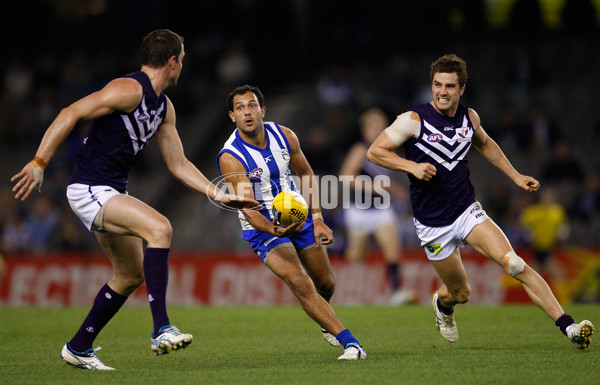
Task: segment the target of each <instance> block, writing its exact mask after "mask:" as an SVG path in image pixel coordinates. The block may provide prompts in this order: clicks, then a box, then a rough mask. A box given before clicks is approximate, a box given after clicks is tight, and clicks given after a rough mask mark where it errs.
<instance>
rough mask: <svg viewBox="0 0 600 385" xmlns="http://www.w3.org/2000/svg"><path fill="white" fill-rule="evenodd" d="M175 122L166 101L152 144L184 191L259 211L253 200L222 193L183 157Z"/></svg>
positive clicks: (171, 110)
mask: <svg viewBox="0 0 600 385" xmlns="http://www.w3.org/2000/svg"><path fill="white" fill-rule="evenodd" d="M175 120H176V118H175V108H173V104H172V103H171V101H170V100H169V99H168V98H167V115H166V116H165V120H164V121H163V123H162V124H161V126H160V128H159V129H158V131H157V132H156V134H155V135H154V141H155V142H156V144H157V146H158V148H159V150H160V152H161V154H162V156H163V159H164V160H165V163H166V165H167V168H168V169H169V171H170V172H171V174H173V176H174V177H175V178H176V179H177V180H178V181H180V182H181V183H183V184H184V185H185V186H187V187H188V188H190V189H192V190H194V191H196V192H199V193H201V194H203V195H206V196H208V197H209V198H211V199H212V200H214V201H217V202H220V203H223V204H225V205H227V206H229V207H232V208H236V209H246V208H247V209H256V208H259V207H260V204H259V203H258V202H257V201H256V200H255V199H254V198H244V197H242V196H236V195H232V194H225V193H223V192H222V191H221V190H220V189H219V188H218V187H217V186H215V185H214V184H213V183H211V182H210V181H209V180H208V179H207V178H206V176H205V175H204V174H203V173H202V172H201V171H200V170H198V168H197V167H196V166H195V165H194V164H193V163H192V162H190V161H189V160H188V159H187V158H186V156H185V153H184V150H183V144H182V143H181V138H180V137H179V134H178V132H177V128H176V127H175Z"/></svg>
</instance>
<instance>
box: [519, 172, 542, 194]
mask: <svg viewBox="0 0 600 385" xmlns="http://www.w3.org/2000/svg"><path fill="white" fill-rule="evenodd" d="M515 183H516V184H517V186H519V187H521V188H522V189H523V190H525V191H528V192H535V191H537V190H538V189H539V188H540V182H539V181H538V180H537V179H535V178H533V177H531V176H528V175H519V176H518V177H517V178H516V179H515Z"/></svg>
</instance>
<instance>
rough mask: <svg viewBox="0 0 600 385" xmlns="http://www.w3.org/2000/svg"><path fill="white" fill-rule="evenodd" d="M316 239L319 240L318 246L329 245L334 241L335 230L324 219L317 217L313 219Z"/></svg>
mask: <svg viewBox="0 0 600 385" xmlns="http://www.w3.org/2000/svg"><path fill="white" fill-rule="evenodd" d="M313 227H314V233H315V239H316V240H317V246H320V245H321V244H323V245H329V244H331V243H333V231H331V229H330V228H329V226H327V225H326V224H325V222H323V220H322V219H320V218H317V219H315V220H314V221H313Z"/></svg>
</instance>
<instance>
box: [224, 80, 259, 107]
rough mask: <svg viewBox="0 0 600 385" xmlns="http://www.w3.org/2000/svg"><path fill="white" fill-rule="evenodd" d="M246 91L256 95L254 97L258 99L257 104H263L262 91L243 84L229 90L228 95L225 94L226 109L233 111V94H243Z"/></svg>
mask: <svg viewBox="0 0 600 385" xmlns="http://www.w3.org/2000/svg"><path fill="white" fill-rule="evenodd" d="M247 92H252V93H253V94H254V95H256V98H257V99H258V104H259V105H260V106H261V107H262V106H264V105H265V97H264V96H263V94H262V92H260V90H259V89H258V87H254V86H250V85H248V84H245V85H243V86H239V87H237V88H236V89H234V90H233V91H231V92H230V93H229V95H227V108H228V110H227V111H233V98H234V97H235V95H243V94H245V93H247Z"/></svg>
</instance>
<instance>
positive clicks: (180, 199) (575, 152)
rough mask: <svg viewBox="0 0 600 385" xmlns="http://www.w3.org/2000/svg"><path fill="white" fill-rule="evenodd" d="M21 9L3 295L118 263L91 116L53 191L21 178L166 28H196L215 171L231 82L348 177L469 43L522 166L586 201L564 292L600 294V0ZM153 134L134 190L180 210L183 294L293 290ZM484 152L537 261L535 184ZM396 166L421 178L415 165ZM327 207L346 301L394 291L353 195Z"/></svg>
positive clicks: (15, 43) (182, 90) (481, 94)
mask: <svg viewBox="0 0 600 385" xmlns="http://www.w3.org/2000/svg"><path fill="white" fill-rule="evenodd" d="M4 7H5V9H4V11H3V13H4V14H5V15H10V17H6V18H5V20H4V22H3V25H2V27H0V28H2V32H3V34H2V35H3V36H4V51H5V52H6V54H5V55H4V60H2V63H0V74H1V78H0V84H1V86H2V93H1V95H0V229H1V231H2V238H1V240H0V251H1V252H2V254H3V255H4V260H5V265H6V266H5V272H4V277H3V278H2V282H1V284H0V301H2V302H3V303H6V304H12V305H29V304H31V305H63V304H78V303H82V304H87V303H89V301H90V299H89V298H91V296H93V295H94V294H95V290H96V289H97V286H98V284H97V282H100V281H101V282H104V281H105V280H106V276H107V274H108V275H109V274H110V271H109V270H107V267H108V265H107V261H106V260H105V258H103V257H102V256H101V253H100V250H99V247H98V246H97V245H96V243H95V240H94V238H93V236H92V235H91V234H90V233H88V232H87V231H86V230H85V229H83V226H82V225H81V224H80V223H79V221H78V220H77V219H76V218H75V217H74V215H73V214H72V213H71V211H70V209H69V208H68V204H67V203H66V200H65V198H64V189H65V183H66V178H68V175H69V172H70V169H71V167H72V163H73V158H74V156H75V154H76V152H77V149H78V147H79V144H80V141H81V139H82V135H84V134H85V130H86V127H87V124H85V123H82V124H80V125H78V126H77V128H76V130H74V132H73V134H72V135H71V136H70V137H69V138H68V139H67V141H66V142H65V143H64V144H63V145H62V147H61V148H60V150H59V152H58V153H57V155H56V156H55V158H54V159H53V160H52V162H51V164H50V166H49V167H48V169H47V172H46V175H45V182H44V189H43V191H44V193H43V194H42V195H35V196H33V197H31V198H30V199H29V200H28V201H27V202H25V203H19V202H17V201H15V200H14V199H13V198H12V193H11V190H10V189H11V184H10V182H9V179H10V177H11V176H12V175H14V174H15V173H16V172H18V171H19V170H20V168H21V167H22V165H23V164H24V163H25V162H27V161H28V160H29V159H30V158H31V157H32V156H33V154H34V153H35V150H36V148H37V145H38V143H39V141H40V139H41V137H42V135H43V132H44V130H45V129H46V127H47V126H48V124H49V123H50V122H51V120H52V119H53V118H54V116H56V114H57V113H58V111H59V110H60V108H61V107H63V106H66V105H68V104H69V103H71V102H73V101H75V100H76V99H78V98H80V97H82V96H84V95H86V94H88V93H90V92H92V91H94V90H97V89H99V88H100V87H102V86H103V85H104V84H105V83H106V82H107V81H108V80H110V79H112V78H113V77H115V76H118V75H121V74H124V73H127V72H130V71H132V70H135V69H137V68H138V67H139V60H138V52H137V50H136V49H137V47H139V43H140V41H141V39H142V38H143V36H144V35H145V34H146V33H147V32H149V31H150V30H152V29H156V28H170V29H172V30H174V31H176V32H177V33H180V34H181V35H183V36H184V37H185V48H186V53H187V55H186V59H185V62H184V70H183V73H182V76H181V78H180V84H179V85H178V86H177V87H175V88H172V89H169V90H167V92H166V93H167V94H168V95H169V97H170V98H171V99H172V100H173V102H174V104H175V107H176V110H177V121H178V129H179V131H180V134H181V136H182V139H183V142H184V147H185V150H186V154H187V156H188V158H190V160H192V161H193V162H194V163H195V164H196V165H198V167H199V168H200V169H201V170H202V171H203V172H204V173H205V174H206V175H207V176H208V177H209V178H214V177H217V168H216V164H215V155H216V154H217V152H218V150H219V149H220V147H221V145H222V143H223V142H224V140H225V139H226V138H227V137H228V135H229V133H230V132H231V129H232V127H231V123H230V122H229V121H228V118H227V114H226V112H227V111H226V107H225V98H226V96H227V93H228V92H229V91H230V90H231V89H232V88H233V87H235V86H237V85H239V84H243V83H251V84H255V85H258V86H259V87H260V88H261V89H262V91H263V92H264V94H265V96H266V99H267V106H268V112H267V119H272V120H275V121H278V122H281V123H282V124H284V125H287V126H289V127H290V128H292V129H293V130H295V131H296V133H297V134H298V136H299V137H300V140H301V143H302V146H303V150H304V151H305V154H306V156H307V158H308V159H309V161H310V162H311V164H312V166H313V168H314V169H315V172H316V173H317V174H318V175H327V174H334V175H336V174H337V173H338V170H339V166H340V161H341V159H342V157H343V155H344V154H345V152H346V150H347V149H348V147H349V146H350V145H351V144H352V142H353V141H354V140H356V139H358V131H357V125H356V121H357V117H358V115H359V114H360V113H361V112H362V111H363V110H365V109H366V108H369V107H372V106H379V107H381V108H383V109H384V110H385V111H386V112H387V113H388V114H389V116H390V118H393V117H394V116H395V115H396V114H398V113H400V112H402V111H405V110H406V109H408V108H410V107H411V106H413V105H415V104H417V103H420V102H423V101H426V100H428V98H429V96H430V94H429V92H430V89H429V85H428V70H429V64H430V63H431V61H432V60H434V59H435V58H437V57H439V56H440V55H442V54H444V53H450V52H453V53H457V54H458V55H460V56H461V57H463V58H464V59H465V60H466V61H467V64H468V70H469V80H468V85H467V91H466V93H465V96H464V98H463V102H464V103H465V104H467V105H469V106H472V107H474V108H475V109H476V110H477V111H478V113H479V115H480V116H481V118H482V122H483V125H484V127H485V128H486V130H487V131H488V132H489V133H490V134H491V135H492V137H494V138H495V139H496V140H497V141H498V142H499V143H500V145H501V146H502V148H503V149H504V151H505V152H506V153H507V155H508V157H509V159H511V161H512V162H513V163H514V165H515V166H516V168H517V169H518V170H520V171H521V172H523V173H528V174H531V175H534V176H536V177H537V178H538V179H540V181H541V183H542V186H543V188H547V187H550V186H551V187H553V188H555V189H556V190H557V191H558V192H559V194H558V196H559V202H560V203H561V204H562V205H563V206H564V207H565V209H566V210H567V212H568V214H569V219H570V226H571V232H570V237H569V238H568V240H567V241H565V242H564V243H563V244H561V247H560V248H559V249H558V251H557V253H558V259H559V261H561V266H562V267H563V269H562V270H563V277H562V278H561V280H560V281H557V282H553V283H552V284H553V289H554V290H555V291H557V293H558V296H559V299H560V300H561V301H562V302H570V301H579V302H598V301H600V289H599V285H600V283H599V281H600V258H598V255H597V254H596V251H597V245H598V243H599V241H600V155H599V153H598V151H597V147H598V142H599V140H600V112H599V110H598V108H597V101H596V99H597V98H596V92H597V90H598V85H599V83H600V78H599V77H598V76H597V69H598V68H600V52H599V51H598V49H597V46H598V42H599V37H600V33H599V27H598V22H599V20H600V17H599V15H600V1H587V0H569V1H549V0H545V1H536V0H515V1H506V0H505V1H501V0H497V1H475V0H474V1H467V0H464V1H460V0H455V1H430V2H396V1H375V2H369V3H360V4H356V5H355V6H353V7H348V6H347V5H345V4H343V5H342V4H338V3H337V2H334V1H332V2H328V1H309V0H304V1H303V0H295V1H288V2H285V1H275V0H255V1H253V0H238V1H218V2H202V3H201V4H198V5H190V4H189V3H188V2H184V1H179V0H171V1H168V2H167V1H159V0H149V1H142V0H132V1H108V0H89V1H75V0H73V1H64V0H62V1H59V0H54V1H51V0H46V1H43V0H37V1H30V2H10V3H7V4H4ZM34 10H35V11H34ZM152 147H154V146H150V148H149V149H148V150H146V151H144V152H143V153H142V156H141V158H140V160H139V163H138V165H137V166H136V168H135V169H134V171H133V173H132V175H131V179H130V187H129V192H130V193H131V194H132V195H134V196H136V197H139V198H140V199H142V200H144V201H145V202H147V203H148V204H150V205H151V206H153V207H155V208H157V209H158V210H159V211H160V212H162V213H163V214H165V215H166V216H167V217H168V218H169V219H170V220H171V222H172V224H173V228H174V238H173V244H172V249H173V251H174V253H173V256H174V257H173V258H172V266H173V268H172V274H190V275H188V276H174V278H175V279H171V282H172V283H173V282H175V283H173V285H175V284H176V283H179V286H177V287H173V286H172V287H170V289H169V290H170V295H171V297H172V298H171V299H170V300H171V303H181V304H196V303H211V304H238V303H245V304H248V303H249V304H253V303H259V304H271V303H288V302H293V298H290V297H289V293H287V292H286V291H285V290H283V288H282V287H281V285H280V284H278V283H277V282H276V281H274V280H273V277H271V276H270V275H269V274H270V272H269V271H268V270H267V269H265V268H264V267H263V266H261V265H260V264H259V263H258V262H257V259H256V258H253V257H252V256H251V255H250V253H249V251H248V247H247V245H246V244H245V243H243V242H242V241H241V240H240V239H239V225H238V222H237V219H236V218H235V216H234V215H232V214H231V213H228V212H224V211H222V210H219V209H217V208H216V207H215V206H213V205H211V204H210V203H209V202H208V201H207V200H206V199H205V198H203V197H199V196H198V195H197V194H194V193H192V192H190V191H189V190H187V189H186V188H185V187H183V186H182V185H181V184H179V183H178V182H177V181H175V180H174V178H172V177H171V176H170V175H169V174H168V171H167V170H166V167H165V166H164V164H163V163H162V161H161V159H160V155H159V153H158V151H156V148H152ZM470 167H471V171H472V179H473V183H474V185H475V187H476V190H477V195H478V199H479V200H480V201H482V203H483V204H484V207H485V208H486V210H487V211H488V212H489V213H490V214H491V216H492V217H493V218H494V219H495V220H496V222H497V223H498V224H499V225H500V226H501V227H502V228H503V229H504V230H505V232H506V233H507V235H508V236H509V238H510V239H511V241H512V242H513V244H514V245H515V246H516V247H517V248H519V250H520V252H521V253H522V254H523V255H524V256H525V257H526V258H531V254H530V251H529V249H528V247H527V239H526V236H525V234H526V233H525V231H524V229H523V227H522V226H521V225H520V224H519V215H520V213H521V212H522V210H523V209H524V208H525V207H527V206H528V205H529V204H531V203H532V202H531V197H529V196H527V195H526V194H524V193H522V192H520V191H519V190H518V189H517V188H516V187H515V186H514V185H512V184H511V182H510V181H509V180H508V179H507V178H506V177H505V176H504V175H502V174H501V173H500V172H499V171H497V170H495V169H493V166H491V165H489V164H487V162H485V161H483V158H481V157H480V156H479V155H478V154H476V152H473V154H472V155H471V157H470ZM397 177H398V181H399V182H400V183H403V184H404V185H406V177H405V176H403V175H398V176H397ZM395 205H396V208H397V209H398V212H399V214H400V215H401V217H402V220H401V224H402V226H401V233H400V234H399V236H401V237H402V239H403V241H404V244H405V247H406V249H405V256H406V258H407V261H408V262H407V268H405V270H404V275H405V278H406V279H408V280H409V281H411V282H414V288H415V289H417V290H418V292H419V300H420V301H421V302H425V301H426V298H427V296H428V295H429V292H430V291H431V290H432V289H433V288H434V287H435V286H436V285H437V281H436V278H435V276H434V274H432V270H431V268H430V267H429V265H428V264H427V262H426V261H425V260H424V259H425V258H424V256H423V255H422V252H421V251H420V250H419V249H418V247H417V243H416V238H415V236H414V230H413V227H412V224H411V221H410V212H409V207H408V203H407V202H395ZM325 214H326V217H327V220H328V223H329V224H330V225H331V226H332V227H333V228H334V231H335V236H336V242H335V245H334V246H332V247H331V248H330V250H329V251H330V254H331V256H332V260H333V262H334V268H335V269H336V276H337V279H338V286H339V288H338V292H337V294H336V296H335V297H334V301H336V300H337V301H338V303H381V302H383V301H385V295H386V293H385V289H384V288H383V287H380V286H381V285H378V282H379V283H380V282H382V274H384V269H383V267H382V264H381V263H380V258H379V255H378V254H377V253H376V252H374V253H373V254H372V255H371V258H370V259H369V261H368V263H367V264H366V265H365V266H362V267H356V266H348V265H346V264H345V263H344V262H343V260H342V259H341V257H340V255H341V253H342V251H343V248H344V234H343V228H342V225H341V222H340V211H339V210H331V211H327V212H326V213H325ZM465 261H466V265H467V268H468V269H469V273H470V276H471V278H472V279H473V280H475V282H479V283H478V284H479V285H480V287H481V290H479V293H480V294H479V297H477V296H475V295H474V298H473V300H474V302H475V303H500V302H512V301H520V300H521V299H522V298H523V296H522V293H521V292H519V291H518V290H517V291H515V289H513V288H512V287H511V285H510V283H509V282H506V281H504V280H503V279H502V278H501V273H502V271H501V270H500V269H498V268H497V267H495V266H494V265H493V264H491V263H490V262H488V261H485V260H483V258H481V257H475V256H472V255H471V253H470V252H469V250H468V249H467V250H465ZM213 267H214V269H215V270H214V269H213ZM194 272H195V273H194ZM207 272H208V273H207ZM271 275H272V274H271ZM185 277H187V278H185ZM215 277H221V280H220V281H219V280H217V279H216V278H215ZM184 278H185V279H184ZM186 282H187V283H186ZM256 282H265V285H255V286H253V283H256ZM269 282H270V283H269ZM186 285H187V286H186ZM474 286H477V284H474ZM265 287H266V288H265ZM268 288H271V289H272V290H269V289H268ZM88 291H89V293H88ZM474 292H477V290H474ZM142 297H143V296H141V295H140V297H139V298H142ZM132 302H135V301H132Z"/></svg>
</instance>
